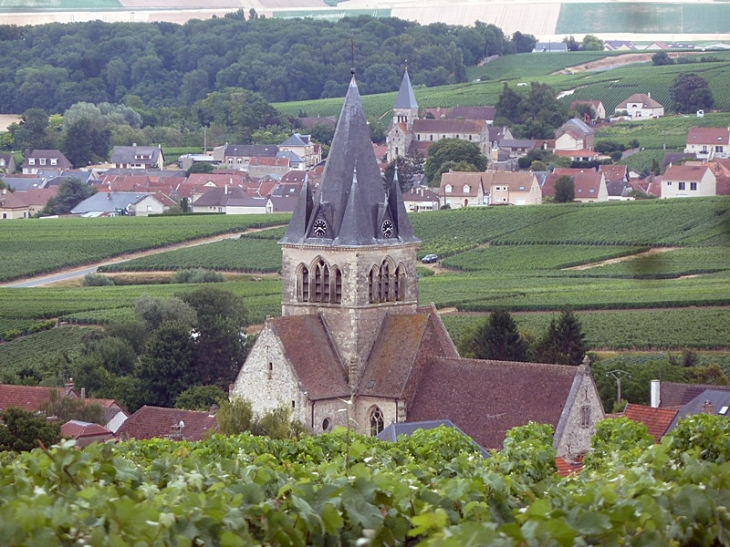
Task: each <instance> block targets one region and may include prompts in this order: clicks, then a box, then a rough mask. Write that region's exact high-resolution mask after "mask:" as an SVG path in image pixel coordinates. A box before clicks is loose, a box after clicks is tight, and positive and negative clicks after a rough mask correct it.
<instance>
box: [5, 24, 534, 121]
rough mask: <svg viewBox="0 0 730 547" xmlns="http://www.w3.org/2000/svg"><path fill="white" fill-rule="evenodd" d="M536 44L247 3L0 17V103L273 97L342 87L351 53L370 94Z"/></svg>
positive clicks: (491, 30)
mask: <svg viewBox="0 0 730 547" xmlns="http://www.w3.org/2000/svg"><path fill="white" fill-rule="evenodd" d="M251 16H253V17H251ZM533 44H534V39H533V38H532V37H531V36H525V35H522V34H520V33H516V35H515V36H513V37H511V38H508V37H505V35H504V33H503V32H502V31H501V29H499V28H498V27H495V26H494V25H486V24H483V23H480V22H477V23H476V24H475V25H474V26H471V27H459V26H449V25H445V24H440V23H436V24H431V25H428V26H422V25H419V24H417V23H412V22H408V21H404V20H400V19H396V18H385V19H374V18H371V17H366V16H362V17H357V18H344V19H341V20H339V21H336V22H329V21H319V20H317V21H315V20H309V19H287V20H285V19H266V18H258V17H255V12H252V13H251V14H250V16H249V18H248V19H246V16H245V14H244V12H243V11H238V12H236V13H232V14H229V15H227V16H225V17H221V18H213V19H209V20H205V21H202V20H193V21H189V22H188V23H186V24H185V25H176V24H172V23H104V22H101V21H93V22H84V23H71V24H60V23H53V24H47V25H38V26H29V27H17V26H0V67H2V68H0V112H3V113H21V112H24V111H26V110H27V109H29V108H42V109H43V110H45V111H46V112H48V113H62V112H64V111H65V110H67V109H68V108H69V107H71V106H72V105H73V104H75V103H78V102H87V103H93V104H100V103H104V102H108V103H122V102H124V103H125V104H127V105H130V103H132V102H135V101H136V102H141V103H142V104H143V105H144V106H145V107H147V108H159V107H184V106H190V105H193V104H194V103H195V102H196V101H199V100H201V99H204V98H206V96H207V95H208V94H209V93H211V92H214V91H223V90H225V89H227V88H241V89H246V90H249V91H253V92H257V93H260V94H261V95H262V96H263V97H264V98H265V99H266V101H268V102H279V101H292V100H301V99H317V98H322V97H337V96H341V95H343V94H344V92H345V88H346V84H347V82H348V79H349V77H350V67H351V66H352V65H353V64H354V65H355V67H356V68H357V71H358V81H359V85H360V89H361V92H362V93H364V94H370V93H379V92H386V91H394V90H396V89H397V88H398V85H399V83H400V79H401V77H402V69H403V67H404V66H405V65H406V64H408V66H410V67H412V68H413V70H412V74H413V75H414V76H413V84H414V85H417V86H418V85H427V86H436V85H444V84H448V83H453V82H459V81H465V80H466V70H465V68H466V67H467V66H472V65H475V64H477V63H479V61H480V60H482V59H483V58H485V57H486V56H489V55H497V54H507V53H514V52H521V51H525V50H529V49H531V48H532V45H533Z"/></svg>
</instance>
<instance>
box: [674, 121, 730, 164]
mask: <svg viewBox="0 0 730 547" xmlns="http://www.w3.org/2000/svg"><path fill="white" fill-rule="evenodd" d="M684 152H685V153H686V154H694V155H695V157H696V158H697V159H703V160H712V159H715V158H726V157H728V152H730V128H728V127H691V128H690V129H689V131H688V132H687V146H685V148H684Z"/></svg>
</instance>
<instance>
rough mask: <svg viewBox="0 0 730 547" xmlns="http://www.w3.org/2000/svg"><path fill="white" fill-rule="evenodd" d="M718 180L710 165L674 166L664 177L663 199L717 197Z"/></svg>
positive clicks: (669, 168)
mask: <svg viewBox="0 0 730 547" xmlns="http://www.w3.org/2000/svg"><path fill="white" fill-rule="evenodd" d="M716 184H717V178H716V177H715V174H714V173H713V172H712V169H711V168H710V167H709V166H708V165H672V166H670V167H668V168H667V170H666V171H664V175H663V176H662V190H661V197H662V198H686V197H701V196H715V195H717V187H716Z"/></svg>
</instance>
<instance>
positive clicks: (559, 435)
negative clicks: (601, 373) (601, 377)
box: [554, 364, 606, 456]
mask: <svg viewBox="0 0 730 547" xmlns="http://www.w3.org/2000/svg"><path fill="white" fill-rule="evenodd" d="M605 417H606V414H605V413H604V410H603V404H602V403H601V398H600V397H599V395H598V389H597V388H596V383H595V381H594V380H593V375H592V374H591V372H590V367H589V366H587V365H585V364H584V365H579V368H578V373H577V374H576V377H575V380H574V383H573V388H572V389H571V393H570V395H569V396H568V401H567V402H566V405H565V409H564V410H563V414H562V415H561V416H560V421H559V422H558V425H557V426H556V428H555V435H554V439H555V440H554V447H555V450H556V452H557V453H558V454H559V455H561V456H569V455H578V454H585V453H586V452H588V451H589V450H590V448H591V437H592V436H593V434H594V433H595V432H596V422H598V421H599V420H602V419H604V418H605Z"/></svg>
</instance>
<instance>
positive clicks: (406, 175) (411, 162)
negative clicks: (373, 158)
mask: <svg viewBox="0 0 730 547" xmlns="http://www.w3.org/2000/svg"><path fill="white" fill-rule="evenodd" d="M424 163H425V162H424V159H423V156H422V155H421V154H420V153H418V152H416V153H415V154H408V155H407V156H405V157H404V156H398V157H397V158H396V159H394V160H393V161H391V162H390V163H389V164H388V166H387V167H386V168H385V172H384V173H383V182H384V183H385V186H386V187H387V188H390V185H391V184H392V182H393V177H394V176H395V167H396V165H397V166H398V183H399V184H400V190H401V192H408V191H409V190H410V189H411V188H412V187H413V179H414V177H416V176H417V175H420V174H422V173H423V165H424Z"/></svg>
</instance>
